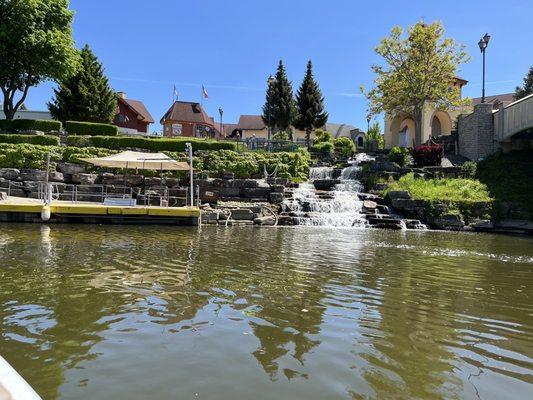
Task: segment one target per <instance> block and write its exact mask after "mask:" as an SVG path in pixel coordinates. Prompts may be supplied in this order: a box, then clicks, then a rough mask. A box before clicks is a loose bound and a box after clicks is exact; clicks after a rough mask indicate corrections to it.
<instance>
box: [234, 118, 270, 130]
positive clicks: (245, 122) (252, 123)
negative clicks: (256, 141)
mask: <svg viewBox="0 0 533 400" xmlns="http://www.w3.org/2000/svg"><path fill="white" fill-rule="evenodd" d="M264 128H266V125H265V122H264V121H263V118H262V117H261V116H260V115H241V117H240V118H239V123H238V124H237V129H252V130H255V129H264Z"/></svg>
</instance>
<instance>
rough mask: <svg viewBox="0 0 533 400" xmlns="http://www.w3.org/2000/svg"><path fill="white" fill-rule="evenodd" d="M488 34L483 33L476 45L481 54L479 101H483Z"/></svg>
mask: <svg viewBox="0 0 533 400" xmlns="http://www.w3.org/2000/svg"><path fill="white" fill-rule="evenodd" d="M489 40H490V35H489V34H488V33H485V35H484V36H483V37H482V38H481V39H479V42H478V46H479V50H480V51H481V53H482V54H483V89H482V92H481V102H482V103H484V102H485V52H486V50H487V46H488V45H489Z"/></svg>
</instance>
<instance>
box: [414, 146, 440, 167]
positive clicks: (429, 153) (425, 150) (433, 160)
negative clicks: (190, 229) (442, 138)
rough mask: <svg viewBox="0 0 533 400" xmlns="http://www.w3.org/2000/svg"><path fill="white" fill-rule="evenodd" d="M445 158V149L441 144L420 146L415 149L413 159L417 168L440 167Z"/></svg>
mask: <svg viewBox="0 0 533 400" xmlns="http://www.w3.org/2000/svg"><path fill="white" fill-rule="evenodd" d="M442 156H443V147H442V146H441V145H439V144H437V145H431V146H418V147H415V148H414V149H413V159H414V161H415V165H416V166H417V167H432V166H439V165H440V163H441V160H442Z"/></svg>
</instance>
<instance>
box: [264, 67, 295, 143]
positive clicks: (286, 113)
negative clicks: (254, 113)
mask: <svg viewBox="0 0 533 400" xmlns="http://www.w3.org/2000/svg"><path fill="white" fill-rule="evenodd" d="M266 97H267V98H266V103H265V105H264V106H263V119H264V120H265V123H268V116H269V114H270V123H271V126H273V127H275V128H276V129H277V130H280V131H288V132H289V135H290V136H291V137H290V139H291V140H292V131H290V127H291V125H292V124H293V122H294V118H295V117H296V104H295V102H294V96H293V93H292V85H291V82H290V81H289V79H288V78H287V73H286V72H285V67H284V66H283V62H282V61H281V60H280V62H279V65H278V70H277V72H276V77H275V80H274V81H273V82H272V84H269V87H268V89H267V96H266Z"/></svg>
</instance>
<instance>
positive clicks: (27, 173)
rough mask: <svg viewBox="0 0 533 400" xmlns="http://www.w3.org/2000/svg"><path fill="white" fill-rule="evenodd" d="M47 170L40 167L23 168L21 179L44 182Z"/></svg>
mask: <svg viewBox="0 0 533 400" xmlns="http://www.w3.org/2000/svg"><path fill="white" fill-rule="evenodd" d="M45 174H46V172H44V171H40V170H38V169H23V170H21V171H20V180H21V181H41V182H44V180H45Z"/></svg>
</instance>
